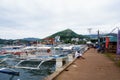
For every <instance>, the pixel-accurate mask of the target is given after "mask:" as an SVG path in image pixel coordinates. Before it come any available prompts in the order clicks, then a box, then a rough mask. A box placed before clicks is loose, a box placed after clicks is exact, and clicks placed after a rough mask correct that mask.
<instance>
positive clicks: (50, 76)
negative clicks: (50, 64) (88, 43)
mask: <svg viewBox="0 0 120 80" xmlns="http://www.w3.org/2000/svg"><path fill="white" fill-rule="evenodd" d="M75 60H76V58H75V59H74V60H73V61H72V62H69V63H68V64H66V65H64V66H63V67H62V68H61V69H60V70H59V71H55V72H54V73H53V74H51V75H49V76H47V77H46V78H45V79H44V80H54V79H55V78H56V77H57V76H58V75H60V74H61V73H62V72H63V71H64V70H65V69H66V68H68V67H69V66H70V65H71V64H72V63H73V62H74V61H75Z"/></svg>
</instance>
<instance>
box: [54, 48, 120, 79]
mask: <svg viewBox="0 0 120 80" xmlns="http://www.w3.org/2000/svg"><path fill="white" fill-rule="evenodd" d="M84 58H85V59H77V60H76V61H75V62H74V63H73V64H72V65H71V66H70V67H68V68H67V69H66V70H65V71H64V72H62V73H61V75H59V76H58V77H57V78H56V79H55V80H120V68H118V67H117V66H116V65H115V64H114V62H112V61H111V60H109V59H108V58H107V57H105V56H104V55H103V54H99V53H97V52H96V51H95V50H94V49H90V50H88V51H87V52H86V53H85V54H84Z"/></svg>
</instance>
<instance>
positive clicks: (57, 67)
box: [56, 58, 63, 71]
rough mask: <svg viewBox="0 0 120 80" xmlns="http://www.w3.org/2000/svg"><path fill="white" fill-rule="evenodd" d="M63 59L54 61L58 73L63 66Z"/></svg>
mask: <svg viewBox="0 0 120 80" xmlns="http://www.w3.org/2000/svg"><path fill="white" fill-rule="evenodd" d="M62 61H63V59H62V58H57V59H56V71H60V70H61V68H62V66H63V62H62Z"/></svg>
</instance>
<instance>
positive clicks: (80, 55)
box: [75, 51, 85, 59]
mask: <svg viewBox="0 0 120 80" xmlns="http://www.w3.org/2000/svg"><path fill="white" fill-rule="evenodd" d="M75 58H82V59H85V58H84V57H82V53H81V52H80V51H76V52H75Z"/></svg>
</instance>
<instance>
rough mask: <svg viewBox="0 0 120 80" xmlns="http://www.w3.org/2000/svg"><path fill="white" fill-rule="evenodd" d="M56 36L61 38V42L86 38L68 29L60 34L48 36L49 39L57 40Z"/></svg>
mask: <svg viewBox="0 0 120 80" xmlns="http://www.w3.org/2000/svg"><path fill="white" fill-rule="evenodd" d="M56 36H60V40H64V41H65V40H71V38H79V39H83V38H84V37H85V36H83V35H79V34H77V33H75V32H74V31H72V30H71V29H66V30H63V31H60V32H57V33H55V34H53V35H51V36H48V37H47V38H55V37H56Z"/></svg>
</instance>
